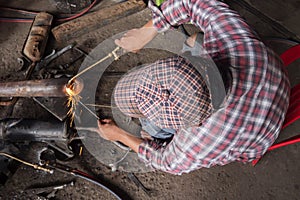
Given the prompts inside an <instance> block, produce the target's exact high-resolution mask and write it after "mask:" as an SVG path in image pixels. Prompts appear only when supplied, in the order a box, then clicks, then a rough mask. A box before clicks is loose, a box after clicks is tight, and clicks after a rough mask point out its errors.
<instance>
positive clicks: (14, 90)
mask: <svg viewBox="0 0 300 200" xmlns="http://www.w3.org/2000/svg"><path fill="white" fill-rule="evenodd" d="M68 81H69V79H68V78H59V79H42V80H27V81H16V82H4V83H0V97H64V96H68V94H67V93H66V87H67V84H68ZM75 81H76V80H75Z"/></svg>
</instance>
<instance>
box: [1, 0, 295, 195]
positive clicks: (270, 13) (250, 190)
mask: <svg viewBox="0 0 300 200" xmlns="http://www.w3.org/2000/svg"><path fill="white" fill-rule="evenodd" d="M38 2H40V1H38ZM46 2H48V1H46ZM226 2H227V3H228V4H229V5H230V6H231V7H232V8H233V9H235V10H237V11H238V12H239V13H240V14H241V15H242V16H243V17H245V18H246V20H247V21H248V22H249V24H250V25H252V26H253V27H254V28H255V30H256V31H257V32H258V33H259V34H260V35H261V36H262V38H264V40H265V41H266V42H267V43H268V44H269V45H270V46H272V47H273V48H274V50H275V51H276V52H278V53H279V54H280V53H282V52H283V51H284V50H286V49H287V48H289V47H291V46H292V45H293V44H294V42H295V41H298V42H299V41H300V26H299V24H300V23H299V21H298V20H299V19H300V2H299V0H290V1H288V2H282V1H279V0H272V1H260V0H244V1H241V0H226ZM0 4H1V5H6V4H7V3H6V1H0ZM10 4H11V5H20V1H17V0H16V1H12V2H11V3H10ZM23 8H26V9H33V8H35V9H46V8H45V6H44V5H42V3H41V2H40V3H39V4H37V5H35V6H33V4H30V5H28V7H26V5H24V7H23ZM147 18H149V12H148V11H143V12H140V13H137V14H135V15H132V16H130V17H127V18H126V19H122V20H119V21H118V22H116V23H113V24H110V25H109V26H107V27H104V28H102V29H99V30H96V31H95V32H93V33H90V34H88V35H85V36H82V38H81V41H83V43H84V44H86V45H88V44H89V43H91V42H95V43H97V42H100V41H101V40H103V39H105V38H106V37H109V36H111V34H113V33H119V32H121V31H125V30H126V28H128V29H130V28H133V27H139V26H141V25H142V24H143V23H145V21H146V19H147ZM124 24H126V26H124ZM29 28H30V25H28V24H27V25H22V24H21V25H10V24H3V23H2V24H0V30H1V32H0V35H1V37H0V38H1V39H0V44H1V50H0V55H1V57H2V59H1V60H0V68H1V77H8V78H9V77H10V74H13V73H15V69H14V66H16V65H15V63H14V62H15V60H13V58H16V57H17V56H18V55H19V53H20V52H21V49H22V45H23V42H24V40H25V38H26V36H27V32H28V30H29ZM22 32H23V33H26V34H22ZM270 37H272V38H273V37H276V39H270ZM279 38H280V39H279ZM8 43H10V45H8ZM7 58H12V59H11V60H10V61H9V59H7ZM299 64H300V61H297V62H295V63H294V64H293V65H291V66H289V67H288V71H289V77H290V80H291V83H292V85H295V84H297V83H300V70H298V67H299ZM2 80H5V78H2ZM28 105H29V106H30V105H31V104H30V103H24V102H23V103H22V101H21V102H20V103H19V104H18V106H19V107H21V106H24V107H25V106H28ZM37 109H39V111H40V112H44V111H43V110H42V109H40V108H37ZM27 110H29V109H28V108H27ZM3 113H4V112H3ZM3 113H1V117H4V116H3V115H4V114H3ZM13 114H15V115H18V112H14V113H13ZM29 115H30V114H29ZM32 116H34V114H32ZM299 133H300V121H297V122H295V123H294V124H292V125H290V126H289V127H287V128H286V129H285V130H283V131H282V133H281V134H280V136H279V138H278V140H277V141H281V140H283V139H285V138H287V137H289V136H293V135H296V134H299ZM299 152H300V144H299V143H298V144H294V145H290V146H287V147H284V148H281V149H278V150H275V151H272V152H270V153H268V154H266V155H265V156H264V158H263V159H262V160H261V161H260V162H259V164H258V165H257V166H255V167H252V166H251V165H250V164H246V165H244V164H241V163H232V164H229V165H226V166H218V167H213V168H211V169H200V170H197V171H194V172H192V173H190V174H184V175H182V176H172V175H169V174H166V173H162V172H149V173H141V174H136V176H137V177H138V178H139V179H140V180H141V181H142V182H143V183H144V185H145V186H147V187H148V188H151V189H154V190H155V191H156V192H155V194H154V195H152V196H151V197H149V196H147V195H145V194H144V193H143V191H142V190H141V189H139V188H137V187H136V186H135V185H134V184H133V183H132V182H130V180H128V178H127V176H126V173H123V172H115V173H113V172H111V171H110V170H109V169H108V168H106V167H105V166H103V165H101V163H99V161H97V160H96V159H94V158H92V157H91V155H90V154H89V153H88V152H85V153H84V158H85V160H84V161H82V160H79V161H78V160H77V161H73V162H75V164H74V163H71V164H74V165H75V166H79V167H80V166H82V164H84V165H85V168H84V169H85V170H89V171H91V172H93V173H94V174H96V175H97V176H98V177H100V178H102V179H103V180H106V181H108V182H110V186H112V187H117V188H119V189H118V190H119V192H120V193H121V194H123V197H124V199H151V200H152V199H178V200H181V199H187V200H193V199H209V200H210V199H249V200H252V199H253V200H254V199H272V200H274V199H278V200H285V199H288V200H296V199H300V160H299ZM78 163H79V164H81V165H78ZM76 164H77V165H76ZM20 177H22V178H21V179H22V181H20ZM66 178H67V176H65V175H59V174H54V175H53V176H50V175H46V174H43V173H40V172H36V171H34V170H33V169H30V168H28V167H20V168H19V169H18V170H17V172H16V174H15V175H14V176H13V177H12V179H11V180H10V181H8V182H7V184H6V185H5V186H4V187H0V199H37V198H34V197H32V196H30V195H29V196H27V195H28V194H26V192H25V193H24V188H26V187H28V186H30V184H33V183H35V184H37V183H43V184H45V182H47V180H48V182H49V181H50V182H51V181H52V183H53V182H55V181H59V180H60V181H61V180H65V179H66ZM68 180H69V179H68ZM124 193H126V195H124ZM111 198H112V197H111V196H109V195H107V194H105V192H104V191H103V190H101V189H99V188H97V187H96V186H94V185H92V184H90V183H88V182H85V181H83V180H76V184H75V186H74V187H73V188H67V189H65V190H63V191H58V192H57V196H56V198H55V199H111Z"/></svg>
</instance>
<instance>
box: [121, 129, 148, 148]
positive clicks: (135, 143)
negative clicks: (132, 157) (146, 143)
mask: <svg viewBox="0 0 300 200" xmlns="http://www.w3.org/2000/svg"><path fill="white" fill-rule="evenodd" d="M118 141H119V142H122V143H123V144H125V145H126V146H128V147H129V148H130V149H132V150H133V151H135V152H136V153H138V150H139V145H140V144H141V143H142V142H143V140H142V139H141V138H138V137H136V136H134V135H131V134H130V133H127V132H126V131H123V132H122V134H120V137H119V138H118Z"/></svg>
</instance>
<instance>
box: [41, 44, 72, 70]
mask: <svg viewBox="0 0 300 200" xmlns="http://www.w3.org/2000/svg"><path fill="white" fill-rule="evenodd" d="M74 46H75V43H74V44H70V45H68V46H66V47H64V48H62V49H60V50H58V51H56V50H53V51H52V53H51V54H50V55H48V56H46V57H45V58H44V59H42V60H41V62H39V63H38V64H37V65H36V67H35V71H39V70H41V69H43V68H45V67H46V66H47V65H49V64H50V62H52V61H53V60H55V59H56V58H58V57H59V56H61V55H63V54H64V53H66V52H67V51H69V50H71V49H72V48H73V47H74Z"/></svg>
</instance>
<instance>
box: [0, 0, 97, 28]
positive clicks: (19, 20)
mask: <svg viewBox="0 0 300 200" xmlns="http://www.w3.org/2000/svg"><path fill="white" fill-rule="evenodd" d="M97 2H98V0H94V1H93V2H92V3H91V4H90V5H89V6H88V7H87V8H85V9H84V10H82V11H81V12H79V13H77V14H75V15H72V16H70V17H64V18H58V19H57V21H58V22H65V21H69V20H72V19H75V18H78V17H80V16H82V15H84V14H86V13H87V12H89V11H90V10H91V9H92V8H93V7H94V6H95V4H96V3H97ZM1 9H10V10H14V11H15V12H16V11H18V12H20V13H24V14H25V13H26V14H31V15H34V16H35V15H36V14H37V13H38V12H32V11H26V10H19V9H13V8H6V7H1ZM33 18H34V17H32V18H10V17H0V22H11V23H32V21H33Z"/></svg>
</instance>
